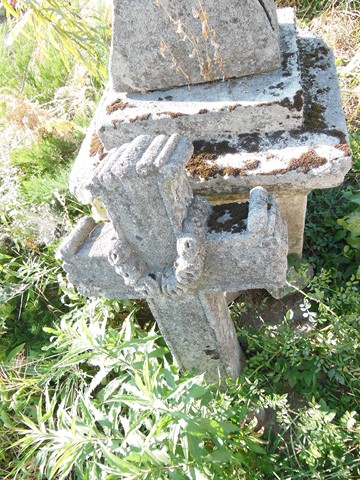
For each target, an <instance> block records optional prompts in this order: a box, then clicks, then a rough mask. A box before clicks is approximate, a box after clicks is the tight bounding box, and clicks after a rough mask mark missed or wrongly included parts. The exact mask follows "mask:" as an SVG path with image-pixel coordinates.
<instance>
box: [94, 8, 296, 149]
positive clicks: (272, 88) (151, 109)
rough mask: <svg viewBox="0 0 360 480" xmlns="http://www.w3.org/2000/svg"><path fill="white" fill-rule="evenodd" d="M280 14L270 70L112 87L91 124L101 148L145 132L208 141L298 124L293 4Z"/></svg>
mask: <svg viewBox="0 0 360 480" xmlns="http://www.w3.org/2000/svg"><path fill="white" fill-rule="evenodd" d="M218 5H221V6H222V3H219V4H218ZM279 19H280V42H281V60H282V61H281V67H280V68H278V69H277V70H275V71H273V72H271V73H267V74H263V75H255V76H247V77H243V78H233V79H231V80H228V81H226V82H221V81H220V82H212V83H206V84H200V85H192V86H191V87H187V86H185V87H182V88H173V89H170V90H164V91H158V90H156V91H153V92H147V93H129V92H123V93H119V91H118V90H116V88H111V87H110V88H109V89H108V91H107V93H106V94H105V97H104V100H103V102H102V106H101V107H100V108H99V110H98V112H97V115H96V117H97V121H96V125H95V130H96V132H97V134H98V135H99V137H100V138H101V140H102V142H103V144H104V146H105V148H106V149H111V148H113V147H114V146H117V145H119V144H123V143H125V142H129V141H132V140H133V139H134V138H135V137H136V136H138V135H140V134H143V133H147V134H151V135H159V134H162V133H164V132H167V131H172V132H176V133H179V134H181V135H185V136H186V137H187V138H189V139H191V140H195V139H198V138H202V139H203V140H210V139H212V138H218V137H219V136H222V135H225V134H231V135H238V134H241V133H253V132H267V131H276V130H284V129H287V130H289V129H296V128H300V127H301V125H302V119H303V117H302V107H303V93H302V85H301V79H300V72H299V66H298V50H297V44H296V36H295V19H294V16H293V11H292V9H285V10H282V11H281V13H279ZM239 52H241V50H239Z"/></svg>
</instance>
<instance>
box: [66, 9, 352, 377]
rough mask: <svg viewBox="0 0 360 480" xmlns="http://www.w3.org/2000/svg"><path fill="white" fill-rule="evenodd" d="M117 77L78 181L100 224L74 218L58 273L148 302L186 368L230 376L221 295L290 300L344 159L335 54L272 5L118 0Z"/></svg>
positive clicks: (230, 347)
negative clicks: (290, 273)
mask: <svg viewBox="0 0 360 480" xmlns="http://www.w3.org/2000/svg"><path fill="white" fill-rule="evenodd" d="M110 74H111V79H110V82H109V84H108V86H107V88H106V91H105V93H104V95H103V98H102V100H101V102H100V105H99V107H98V110H97V112H96V114H95V117H94V120H93V122H92V124H91V126H90V129H89V132H88V135H87V137H86V139H85V141H84V143H83V146H82V148H81V151H80V153H79V156H78V158H77V160H76V162H75V165H74V168H73V170H72V173H71V178H70V189H71V191H72V192H73V193H74V194H75V195H76V196H77V198H78V199H79V200H80V201H82V202H84V203H92V204H93V206H94V207H95V206H97V207H96V211H97V212H98V216H100V217H101V218H102V219H103V220H106V221H105V223H100V224H96V222H95V221H94V220H93V219H92V218H90V217H88V218H85V219H83V220H82V221H81V222H80V223H79V225H78V226H77V227H76V228H75V230H74V232H73V234H72V235H71V236H70V238H69V239H68V240H67V241H66V242H65V243H64V244H63V246H62V247H61V249H60V255H61V258H62V259H63V261H64V268H65V270H66V271H67V272H68V273H69V279H70V281H71V282H72V283H74V284H76V285H78V286H79V289H80V291H82V292H83V293H85V294H87V295H104V296H106V297H108V298H145V299H147V301H148V303H149V305H150V308H151V310H152V312H153V314H154V316H155V318H156V320H157V322H158V324H159V327H160V329H161V331H162V333H163V335H164V337H165V339H166V341H167V343H168V345H169V347H170V349H171V351H172V353H173V355H174V357H175V358H176V360H177V361H178V363H179V365H180V367H181V368H182V369H183V370H187V369H189V368H196V369H197V370H198V371H200V372H205V373H206V377H207V378H208V379H209V380H217V378H218V374H220V376H222V377H225V376H231V377H233V378H234V377H236V376H237V375H238V374H239V372H240V370H241V365H242V355H241V352H240V349H239V345H238V343H237V340H236V335H235V331H234V327H233V326H232V323H231V321H230V318H229V313H228V309H227V304H226V300H225V296H224V292H234V291H238V290H244V289H252V288H267V289H268V290H269V291H271V292H273V294H274V295H275V294H276V295H281V292H280V291H279V290H278V291H277V292H276V288H278V287H281V286H282V285H283V284H284V282H285V271H286V254H287V239H286V237H287V233H288V238H289V241H288V242H289V252H290V253H296V254H297V255H298V256H300V257H301V254H302V243H303V231H304V222H305V212H306V202H307V194H308V193H309V192H310V191H311V190H313V189H315V188H329V187H333V186H336V185H338V184H339V183H341V182H342V180H343V178H344V175H345V174H346V172H347V171H348V169H349V168H350V165H351V158H350V154H351V152H350V149H349V146H348V137H347V131H346V125H345V120H344V115H343V112H342V108H341V100H340V94H339V88H338V83H337V77H336V70H335V64H334V59H333V57H332V54H331V52H330V50H329V49H328V48H327V46H326V45H325V44H324V43H323V42H322V41H321V40H319V39H316V38H313V37H311V36H309V34H307V33H306V34H304V33H302V32H297V30H296V26H295V19H294V14H293V10H292V9H281V10H278V11H276V10H275V4H274V1H273V0H224V1H222V2H219V1H218V0H178V1H176V2H171V1H170V0H153V1H148V2H145V3H144V2H141V1H140V0H131V1H130V0H114V31H113V40H112V53H111V62H110ZM169 134H176V135H175V136H171V137H169ZM265 189H266V190H265ZM267 192H269V194H268V193H267ZM273 195H275V196H276V202H277V204H278V206H279V208H278V207H277V205H276V204H275V200H274V197H273ZM208 202H209V203H208ZM99 205H100V206H101V205H105V207H104V208H102V210H101V212H100V209H99ZM279 210H280V213H281V215H280V213H279ZM99 212H100V214H99ZM281 216H282V217H283V218H284V219H285V220H286V222H287V230H288V232H286V227H285V223H284V222H283V220H282V219H281Z"/></svg>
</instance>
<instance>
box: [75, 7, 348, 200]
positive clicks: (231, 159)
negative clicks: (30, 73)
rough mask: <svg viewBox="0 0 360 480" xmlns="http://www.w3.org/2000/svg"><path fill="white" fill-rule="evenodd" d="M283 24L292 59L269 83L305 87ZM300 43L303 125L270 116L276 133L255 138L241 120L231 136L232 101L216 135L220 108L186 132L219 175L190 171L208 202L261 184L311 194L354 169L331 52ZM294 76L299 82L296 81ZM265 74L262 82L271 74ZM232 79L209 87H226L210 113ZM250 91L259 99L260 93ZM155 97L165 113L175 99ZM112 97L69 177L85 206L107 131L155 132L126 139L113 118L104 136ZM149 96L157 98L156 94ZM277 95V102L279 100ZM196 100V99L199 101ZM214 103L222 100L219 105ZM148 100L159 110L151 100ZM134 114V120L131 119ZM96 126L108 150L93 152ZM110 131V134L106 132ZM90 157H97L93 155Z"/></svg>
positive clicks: (144, 125) (170, 123)
mask: <svg viewBox="0 0 360 480" xmlns="http://www.w3.org/2000/svg"><path fill="white" fill-rule="evenodd" d="M286 10H287V9H286ZM283 16H284V14H283V13H282V14H281V15H280V18H282V17H283ZM285 18H289V12H285ZM286 22H290V20H286V21H285V20H282V21H281V23H280V26H281V28H283V25H285V27H284V28H286V29H290V30H292V34H291V36H292V40H291V41H289V45H292V47H291V49H290V50H289V55H285V57H283V67H282V68H283V70H282V73H281V75H280V78H279V80H278V82H277V83H269V84H268V85H269V86H271V85H273V86H274V85H276V84H281V83H284V85H285V88H286V86H289V85H288V84H287V82H288V81H290V80H291V78H293V80H291V81H294V82H295V84H296V85H298V86H299V83H300V76H299V73H294V72H297V67H296V65H297V58H298V53H297V51H296V53H294V52H293V53H291V51H292V49H293V47H294V45H295V46H296V37H295V31H294V30H293V26H292V25H293V24H291V23H286ZM298 43H299V46H300V50H299V60H300V67H301V78H302V82H303V83H304V89H303V95H304V110H303V115H302V117H303V118H302V120H301V125H300V128H298V127H296V128H295V129H294V128H293V127H291V126H290V127H289V126H285V124H284V125H282V126H281V125H279V124H276V122H275V123H273V120H272V119H271V113H270V111H269V115H270V117H269V119H268V125H267V127H266V128H265V130H266V129H269V128H270V129H272V128H274V129H275V130H278V131H276V132H267V133H266V132H263V131H262V132H260V133H257V132H254V130H252V133H251V132H249V131H247V132H245V133H243V134H240V133H241V131H243V130H241V129H242V128H243V126H242V125H243V123H242V122H240V123H241V125H240V126H239V125H238V126H239V130H238V131H236V133H234V132H235V130H236V128H234V130H231V131H230V130H229V128H228V125H231V122H232V120H231V119H232V115H234V114H235V113H236V112H237V110H238V109H234V110H233V111H232V112H230V111H229V109H228V108H229V107H230V106H231V105H233V104H234V103H236V102H233V103H232V104H230V103H229V105H228V106H227V107H226V109H225V110H226V111H224V112H223V115H224V121H225V122H226V125H221V128H219V129H218V131H217V134H216V135H215V134H214V135H206V128H208V127H207V125H208V123H211V122H212V120H211V118H212V114H213V113H214V115H216V111H215V112H212V111H211V110H210V109H209V112H207V113H202V114H198V115H197V117H198V118H200V119H201V121H202V123H201V124H199V128H196V129H194V128H192V127H189V130H188V131H187V135H186V137H187V138H189V139H190V140H192V141H193V142H194V145H195V152H196V153H199V152H209V153H210V154H211V160H208V161H207V162H206V163H208V164H209V165H210V166H211V167H214V168H212V171H214V170H216V171H217V173H216V174H215V175H210V176H208V177H206V176H201V175H197V174H196V173H194V174H192V175H191V184H192V187H193V189H194V191H195V192H196V193H199V194H202V195H205V196H207V197H209V198H211V201H212V202H213V201H222V202H227V201H234V200H236V199H239V200H242V199H244V198H245V197H244V195H248V193H249V191H250V189H251V188H253V187H254V186H257V185H262V186H264V187H265V188H266V189H268V190H269V192H270V193H274V194H276V195H278V194H281V193H283V192H286V194H287V195H289V194H290V195H291V193H289V192H292V191H293V190H297V191H302V192H304V191H305V193H307V192H308V191H309V190H311V189H314V188H329V187H333V186H335V185H338V184H340V183H341V182H342V180H343V178H344V175H345V174H346V172H347V171H348V170H349V168H350V165H351V159H350V150H349V148H348V147H346V143H347V130H346V124H345V118H344V114H343V111H342V106H341V98H340V92H339V86H338V80H337V75H336V69H335V64H334V59H333V55H332V53H331V51H330V50H329V49H328V48H327V47H326V45H325V44H324V43H323V42H322V41H321V40H319V39H317V38H313V37H309V36H308V35H306V36H301V35H300V37H299V39H298ZM315 59H316V61H315ZM285 60H286V62H285ZM289 75H290V76H289ZM292 75H295V77H297V80H296V81H295V80H294V78H295V77H292ZM262 77H264V78H265V77H267V75H263V76H262ZM244 80H245V79H244ZM240 81H242V80H240ZM246 81H247V79H246ZM252 81H253V80H252ZM231 82H232V81H230V82H221V83H218V84H216V83H215V84H210V85H209V86H208V87H209V88H210V89H211V88H215V89H223V91H220V90H219V91H218V90H215V91H214V92H213V97H212V100H213V101H212V103H211V105H210V106H211V108H212V109H214V108H215V109H216V108H223V104H222V102H221V100H222V99H223V98H224V97H223V96H222V95H224V94H226V92H228V84H229V83H230V84H231ZM274 82H275V80H274ZM295 84H294V86H293V87H291V88H292V92H293V95H294V94H295V92H296V89H297V88H298V87H295ZM244 86H246V84H244ZM196 88H198V87H195V89H196ZM201 88H203V87H201ZM279 88H280V87H279ZM289 88H290V86H289ZM180 90H181V89H180ZM193 90H194V89H193V88H191V90H189V92H190V93H191V92H192V91H193ZM248 91H249V90H248V88H244V92H248ZM251 91H252V92H253V95H255V92H256V90H251ZM261 91H262V90H261ZM270 91H273V92H275V93H280V95H282V94H281V92H277V90H276V89H270ZM224 92H225V93H224ZM158 94H159V96H161V98H163V101H159V102H158V104H162V103H164V102H166V107H165V108H164V110H165V111H166V110H169V109H170V108H171V106H172V105H173V101H174V100H166V99H165V96H163V94H164V92H158ZM109 95H110V93H105V96H104V98H103V101H102V104H101V105H100V106H99V109H98V111H97V113H96V115H95V118H94V121H93V123H92V126H91V128H90V130H89V133H88V135H87V138H86V140H85V141H84V144H83V146H82V148H81V151H80V153H79V156H78V158H77V160H76V162H75V165H74V168H73V170H72V173H71V178H70V189H71V191H72V192H73V193H74V194H75V195H76V196H77V197H78V198H79V199H80V200H81V201H83V202H84V203H89V202H91V201H92V195H91V193H90V192H89V191H88V190H87V189H86V184H87V182H88V179H89V178H90V177H91V175H92V172H93V170H94V168H95V166H96V165H97V164H98V163H99V161H101V160H100V158H101V155H105V154H106V151H107V149H108V148H111V147H112V146H114V145H113V143H112V142H114V140H111V138H112V137H111V133H110V132H112V135H113V136H114V138H117V141H119V142H120V143H121V142H123V141H124V138H129V139H130V140H132V139H133V138H131V135H135V136H136V133H135V132H141V133H144V132H147V133H148V132H149V131H151V128H152V127H149V121H146V120H139V121H138V122H137V127H136V130H126V135H128V137H124V135H123V133H121V131H120V133H119V128H120V126H121V124H117V122H116V121H115V120H116V119H115V118H113V120H114V125H112V124H111V121H110V123H109V124H106V125H108V127H106V128H105V131H104V132H101V131H100V130H102V129H103V127H104V118H106V115H105V114H104V112H105V110H106V105H109V101H108V97H109ZM152 95H155V93H153V94H152ZM249 95H250V94H249ZM139 98H140V97H139ZM250 98H251V97H250V96H249V97H248V101H247V104H248V105H247V107H246V109H245V112H248V113H246V114H247V115H250V113H249V112H250V111H251V110H256V108H257V106H256V102H251V101H250ZM255 98H256V95H255ZM275 98H276V97H274V98H273V99H272V100H273V101H275ZM281 98H283V97H281ZM194 99H195V100H196V96H195V97H194ZM197 100H199V99H197ZM216 100H219V102H217V101H216ZM140 103H141V102H140V101H139V104H140ZM149 103H150V104H151V105H152V107H154V105H153V104H152V102H151V101H150V100H149ZM260 103H261V102H260ZM270 103H271V102H270ZM142 104H143V105H144V106H143V108H146V105H147V101H144V102H142ZM180 104H181V105H182V102H179V105H180ZM189 106H191V108H193V109H194V112H200V111H201V109H202V108H204V105H203V103H201V102H197V101H194V102H190V101H189ZM136 108H137V107H135V108H133V107H129V106H128V107H125V109H127V110H128V111H129V112H130V111H131V112H132V111H135V110H136ZM154 108H155V107H154ZM155 110H156V109H155ZM169 111H170V110H169ZM175 111H176V109H174V110H173V112H175ZM121 112H122V111H121V110H115V111H114V112H113V114H114V115H115V114H119V115H120V113H121ZM220 113H221V112H220ZM262 113H263V112H262ZM297 113H299V112H297ZM110 116H111V115H110ZM155 116H156V115H155ZM260 116H261V115H260ZM135 117H136V115H134V118H135ZM191 118H192V116H183V117H181V116H180V117H175V118H170V117H169V118H168V119H167V120H166V122H165V123H161V121H160V120H159V121H157V122H153V123H156V124H157V125H158V127H159V131H161V130H162V128H163V130H162V131H161V133H164V134H166V133H167V132H168V131H169V130H170V131H177V125H178V123H177V122H180V121H181V122H183V124H184V125H191ZM257 119H258V118H257ZM218 123H219V122H218V120H217V121H216V122H213V123H212V124H213V125H217V124H218ZM220 124H221V122H220ZM96 125H97V127H98V133H99V134H100V135H102V138H103V139H105V138H108V141H109V142H110V143H109V145H108V147H106V148H105V146H104V145H103V146H102V147H100V149H98V150H96V149H94V148H93V149H92V148H91V141H92V139H93V138H94V131H96V130H95V128H96ZM126 125H127V128H130V129H131V128H132V125H133V124H132V123H128V124H126ZM257 126H258V124H257V123H256V122H255V123H254V124H253V127H254V128H257ZM107 128H108V129H109V133H107V130H106V129H107ZM249 130H251V128H249ZM156 131H157V128H156ZM212 137H214V138H212ZM211 138H212V139H211ZM100 145H101V144H100ZM90 152H92V153H91V154H90ZM302 156H303V158H304V156H308V157H309V158H311V157H314V158H313V160H316V157H320V158H325V159H326V162H325V163H324V164H323V165H320V162H321V161H320V162H319V161H313V162H308V167H307V168H304V169H301V168H297V167H296V161H297V160H299V159H300V158H301V157H302ZM292 160H294V162H292ZM318 160H319V158H318ZM249 161H250V162H251V163H250V164H249ZM256 162H259V163H258V165H257V167H256V168H245V169H244V166H249V165H250V167H254V165H256ZM291 163H292V165H291ZM227 167H229V168H227ZM231 172H233V174H231ZM189 173H190V170H189ZM214 177H216V178H214ZM221 199H222V200H221Z"/></svg>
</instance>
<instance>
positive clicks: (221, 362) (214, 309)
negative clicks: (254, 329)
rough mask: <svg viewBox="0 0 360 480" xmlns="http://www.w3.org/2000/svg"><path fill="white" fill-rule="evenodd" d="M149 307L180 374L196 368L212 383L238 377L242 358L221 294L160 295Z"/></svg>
mask: <svg viewBox="0 0 360 480" xmlns="http://www.w3.org/2000/svg"><path fill="white" fill-rule="evenodd" d="M149 306H150V309H151V311H152V312H153V314H154V316H155V318H156V320H157V323H158V326H159V329H160V331H161V333H162V335H163V336H164V339H165V341H166V344H167V345H168V346H169V348H170V350H171V352H172V354H173V356H174V358H175V360H176V363H177V364H178V365H179V367H180V369H181V370H182V371H189V370H192V369H196V370H197V372H198V373H205V380H206V381H207V382H215V383H218V382H219V379H221V378H222V379H225V378H233V379H236V378H237V377H238V376H239V375H240V373H241V370H242V368H243V366H244V363H245V359H244V355H243V353H242V351H241V349H240V345H239V341H238V339H237V337H236V331H235V328H234V324H233V322H232V320H231V318H230V314H229V310H228V307H227V303H226V300H225V296H224V294H223V293H207V294H205V293H203V294H201V293H200V294H199V293H192V292H191V293H190V294H189V295H182V296H181V297H178V298H176V300H175V301H171V299H169V298H168V297H165V296H163V295H162V296H159V297H157V298H156V299H154V300H150V301H149ZM179 319H181V321H179Z"/></svg>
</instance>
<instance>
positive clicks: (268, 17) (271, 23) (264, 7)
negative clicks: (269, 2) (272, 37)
mask: <svg viewBox="0 0 360 480" xmlns="http://www.w3.org/2000/svg"><path fill="white" fill-rule="evenodd" d="M258 1H259V3H260V5H261V6H262V9H263V10H264V12H265V15H266V16H267V19H268V21H269V23H270V25H271V28H272V30H273V32H275V27H274V24H273V22H272V19H271V16H270V13H269V12H268V11H267V9H266V6H265V4H264V2H263V0H258Z"/></svg>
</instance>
